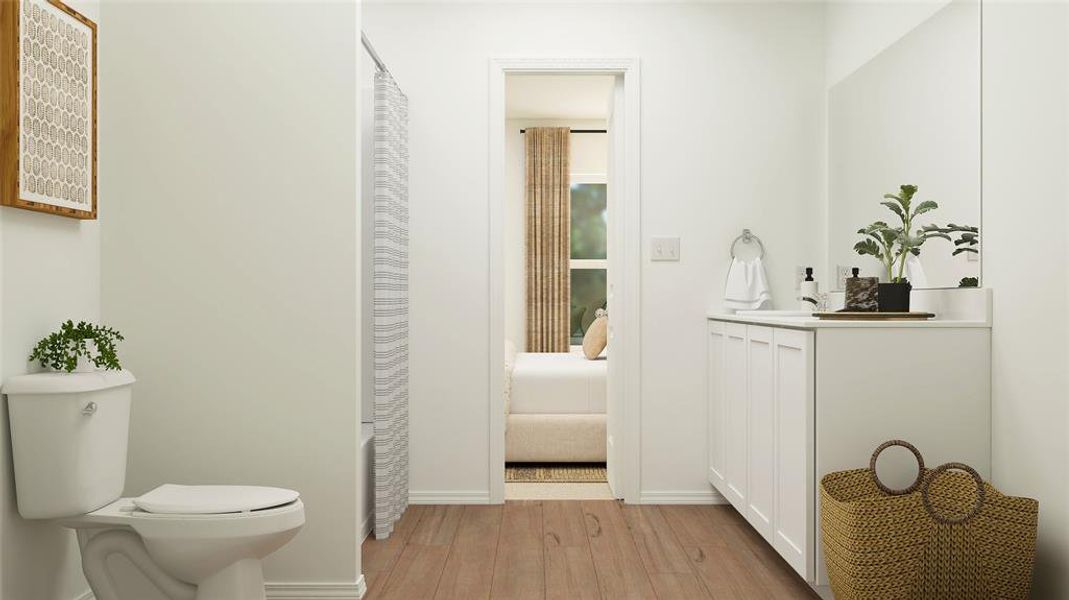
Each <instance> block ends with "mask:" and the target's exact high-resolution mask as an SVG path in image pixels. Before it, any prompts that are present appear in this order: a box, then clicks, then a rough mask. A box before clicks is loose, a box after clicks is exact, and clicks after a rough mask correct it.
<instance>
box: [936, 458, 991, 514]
mask: <svg viewBox="0 0 1069 600" xmlns="http://www.w3.org/2000/svg"><path fill="white" fill-rule="evenodd" d="M951 469H954V470H957V471H963V472H965V473H967V474H969V475H970V476H972V478H973V481H975V482H976V502H974V503H973V507H972V510H970V511H969V512H968V513H967V514H965V515H963V516H961V517H957V518H951V517H947V516H944V515H942V514H939V513H938V512H937V511H936V510H935V507H934V506H932V499H931V497H929V490H930V488H931V486H932V482H933V481H935V478H936V477H939V476H940V475H942V474H943V473H946V472H947V471H949V470H951ZM986 497H987V493H986V491H985V490H984V480H983V478H981V477H980V474H979V473H977V472H976V469H973V468H972V467H970V466H969V465H967V464H964V463H956V462H951V463H946V464H945V465H939V466H938V467H936V468H934V469H932V472H931V473H930V474H929V475H928V479H927V480H925V482H924V485H923V486H922V487H921V499H923V500H924V508H925V509H926V510H927V511H928V514H929V515H931V516H932V518H933V519H935V520H936V522H939V523H942V524H944V525H960V524H961V523H964V522H966V521H968V520H970V519H972V518H973V517H975V516H976V514H977V513H979V512H980V509H981V508H983V507H984V500H985V499H986Z"/></svg>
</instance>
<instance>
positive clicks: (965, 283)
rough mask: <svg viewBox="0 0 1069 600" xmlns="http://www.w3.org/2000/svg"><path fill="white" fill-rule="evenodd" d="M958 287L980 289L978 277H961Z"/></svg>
mask: <svg viewBox="0 0 1069 600" xmlns="http://www.w3.org/2000/svg"><path fill="white" fill-rule="evenodd" d="M958 287H963V288H965V287H980V278H979V277H962V278H961V281H960V282H959V283H958Z"/></svg>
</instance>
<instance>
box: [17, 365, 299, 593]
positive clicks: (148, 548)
mask: <svg viewBox="0 0 1069 600" xmlns="http://www.w3.org/2000/svg"><path fill="white" fill-rule="evenodd" d="M133 383H134V376H133V375H132V374H131V373H130V372H129V371H100V372H94V373H72V374H68V373H40V374H34V375H20V376H18V377H13V378H11V379H9V380H7V382H5V384H4V387H3V390H2V391H3V393H4V394H6V395H7V398H8V415H9V421H10V427H11V445H12V451H13V454H14V464H15V490H16V493H17V496H18V508H19V514H21V515H22V517H23V518H26V519H54V520H56V522H57V523H59V524H60V525H63V526H65V527H70V528H72V529H76V530H77V532H78V542H79V545H80V546H81V550H82V570H83V571H84V572H85V576H86V579H87V580H88V581H89V585H90V587H91V588H92V589H93V594H94V596H95V598H96V600H139V599H137V598H127V597H123V596H121V595H120V591H119V590H117V589H116V588H115V585H114V583H113V579H114V578H113V577H112V574H111V572H110V571H109V568H110V567H109V561H108V558H109V557H110V556H112V555H115V554H120V555H123V556H125V557H126V559H127V560H128V561H129V563H130V564H132V565H134V567H136V569H137V570H139V571H140V572H141V573H142V574H143V575H144V576H145V577H146V578H147V579H148V580H149V581H150V582H151V583H152V584H153V585H154V586H155V587H156V588H157V589H158V590H159V591H160V592H161V593H162V594H163V595H164V596H166V597H168V598H172V599H173V600H263V599H264V581H263V568H262V565H261V560H262V559H263V558H264V557H265V556H267V555H268V554H271V553H272V552H274V551H275V550H278V549H279V548H281V547H282V546H283V545H285V544H286V543H287V542H288V541H289V540H291V539H292V538H293V536H295V535H297V532H298V531H299V530H300V528H301V526H302V525H304V505H303V504H302V503H301V500H300V498H299V495H298V494H297V492H294V491H292V490H285V489H281V488H271V487H251V486H212V485H208V486H183V485H170V484H167V485H161V486H160V487H158V488H156V489H154V490H152V491H151V492H148V493H147V494H145V495H143V496H139V497H137V498H120V495H121V494H122V490H123V486H124V485H125V481H126V446H127V438H128V433H129V426H130V399H131V390H132V387H133Z"/></svg>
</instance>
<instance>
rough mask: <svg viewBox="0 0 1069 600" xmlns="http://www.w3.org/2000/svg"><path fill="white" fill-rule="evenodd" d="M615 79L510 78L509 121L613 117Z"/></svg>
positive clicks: (507, 84) (507, 85)
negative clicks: (610, 108) (611, 101)
mask: <svg viewBox="0 0 1069 600" xmlns="http://www.w3.org/2000/svg"><path fill="white" fill-rule="evenodd" d="M612 85H613V77H612V76H611V75H509V76H508V77H506V78H505V118H507V119H599V120H604V119H607V118H608V117H609V98H610V94H611V92H612Z"/></svg>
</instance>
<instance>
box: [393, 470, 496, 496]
mask: <svg viewBox="0 0 1069 600" xmlns="http://www.w3.org/2000/svg"><path fill="white" fill-rule="evenodd" d="M501 472H502V473H504V467H502V468H501ZM408 503H409V504H492V502H491V501H490V494H489V492H487V491H486V490H474V491H469V492H454V491H448V492H434V491H410V492H408Z"/></svg>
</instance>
